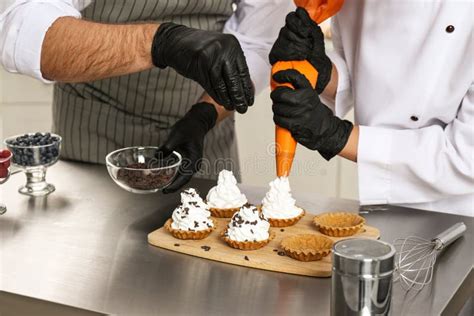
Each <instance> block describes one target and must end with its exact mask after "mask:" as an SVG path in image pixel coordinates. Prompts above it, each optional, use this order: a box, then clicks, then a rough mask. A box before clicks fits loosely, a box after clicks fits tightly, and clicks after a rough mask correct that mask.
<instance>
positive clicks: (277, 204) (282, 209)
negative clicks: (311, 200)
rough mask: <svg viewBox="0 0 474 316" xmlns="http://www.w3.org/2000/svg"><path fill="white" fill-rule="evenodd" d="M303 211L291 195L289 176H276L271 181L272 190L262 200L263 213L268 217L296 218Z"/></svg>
mask: <svg viewBox="0 0 474 316" xmlns="http://www.w3.org/2000/svg"><path fill="white" fill-rule="evenodd" d="M302 212H303V210H302V209H301V208H299V207H298V206H296V200H295V199H294V198H293V196H292V195H291V188H290V181H289V180H288V178H287V177H280V178H276V179H275V180H273V181H272V182H270V190H269V191H268V192H267V194H266V195H265V198H264V199H263V201H262V213H263V215H265V217H266V218H275V219H287V218H295V217H298V216H299V215H300V214H301V213H302Z"/></svg>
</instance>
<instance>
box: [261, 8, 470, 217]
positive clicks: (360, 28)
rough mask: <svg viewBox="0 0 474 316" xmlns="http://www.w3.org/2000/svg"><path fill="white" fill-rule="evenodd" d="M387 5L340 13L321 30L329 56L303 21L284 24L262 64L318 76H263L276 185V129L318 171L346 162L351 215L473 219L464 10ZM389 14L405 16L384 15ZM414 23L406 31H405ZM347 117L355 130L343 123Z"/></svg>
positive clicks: (277, 72) (296, 18)
mask: <svg viewBox="0 0 474 316" xmlns="http://www.w3.org/2000/svg"><path fill="white" fill-rule="evenodd" d="M323 2H324V1H323ZM388 2H390V1H388ZM392 2H393V3H390V4H387V1H383V2H379V1H346V2H345V3H344V6H343V7H342V9H341V10H340V11H339V12H338V14H337V15H336V16H335V17H334V18H333V19H332V21H331V22H332V34H333V45H334V50H333V51H331V52H330V53H328V54H327V53H326V49H325V43H324V36H323V33H322V31H321V29H320V27H319V25H318V23H316V22H315V21H314V20H315V19H314V18H312V16H311V14H310V13H309V14H308V12H307V11H306V10H305V9H303V8H301V7H300V8H298V9H297V10H296V12H291V13H290V14H288V16H287V18H286V24H285V26H284V27H283V28H282V29H281V31H280V34H279V37H278V39H277V40H276V42H275V44H274V46H273V48H272V50H271V53H270V62H271V63H272V65H274V68H275V65H278V64H279V63H282V62H283V63H284V62H288V61H301V62H307V63H309V64H310V65H311V66H312V67H314V68H315V69H316V70H317V72H318V74H319V75H318V76H317V80H314V76H308V75H307V73H308V67H305V68H303V69H302V70H301V69H296V70H295V69H290V70H284V69H281V67H278V69H274V70H273V77H272V79H273V82H274V90H273V92H272V94H271V98H272V101H273V114H274V121H275V124H276V125H277V126H278V127H277V134H276V135H277V144H278V145H280V148H278V147H277V150H278V149H280V151H282V152H283V153H284V154H285V155H280V157H278V152H277V167H279V169H278V176H288V175H289V174H290V168H291V160H292V157H293V155H294V147H292V146H291V142H282V141H280V142H278V136H279V133H278V129H285V130H287V131H289V135H291V136H288V135H284V137H285V139H286V140H288V139H290V138H294V140H295V141H297V142H298V143H300V144H302V145H303V146H305V147H307V148H309V149H311V150H315V151H318V152H319V153H320V154H321V155H322V156H323V157H324V158H325V159H326V160H330V159H332V158H333V157H334V156H336V155H339V156H341V157H343V158H346V159H349V160H352V161H354V162H357V164H358V176H359V200H360V202H361V204H365V205H370V204H397V205H404V206H409V207H413V208H422V209H426V210H434V211H440V212H449V213H456V214H462V215H467V216H474V209H473V208H474V177H473V176H472V175H473V174H474V163H473V161H472V153H473V152H474V128H473V126H474V110H473V109H474V84H473V82H474V78H472V73H470V72H469V69H471V67H472V58H470V57H469V56H472V54H473V51H472V45H470V43H471V39H470V34H472V23H471V19H470V17H469V14H468V13H467V11H469V8H468V7H466V6H464V7H463V6H459V7H456V8H454V7H450V6H448V5H446V4H444V3H438V2H436V1H433V2H431V1H430V2H428V4H429V5H430V6H432V7H433V8H432V9H431V10H427V8H426V7H423V6H422V5H420V4H417V3H400V2H397V1H392ZM424 4H427V3H426V2H425V3H424ZM396 6H404V7H403V8H400V10H399V11H397V14H391V13H394V12H393V8H394V7H396ZM444 6H446V7H445V8H444ZM440 7H443V8H440ZM465 11H466V12H465ZM400 12H402V13H403V14H402V16H400V15H399V13H400ZM422 13H423V14H422ZM395 16H396V19H395ZM420 16H423V18H421V20H420V18H419V17H420ZM369 17H370V18H369ZM390 17H393V18H390ZM387 19H388V20H387ZM379 20H380V21H379ZM415 20H416V21H417V22H416V24H417V27H410V28H409V30H408V29H406V28H407V27H408V26H406V23H408V22H407V21H415ZM433 21H434V22H433ZM446 21H453V23H454V22H457V25H446V24H445V23H446ZM433 23H434V25H433ZM369 24H370V27H369V26H368V25H369ZM428 25H429V27H428ZM456 32H457V33H456ZM415 39H423V40H415ZM439 47H444V50H441V51H440V49H439ZM277 85H279V86H277ZM351 107H354V110H355V117H356V124H355V125H354V124H352V123H351V122H349V121H347V120H344V119H342V117H343V116H344V115H345V114H346V113H347V112H348V111H349V110H350V108H351ZM280 138H281V133H280ZM288 144H290V146H288ZM288 148H290V150H288ZM291 148H293V150H291ZM285 151H286V152H285ZM288 152H289V154H288ZM287 157H290V159H289V160H290V163H288V159H287ZM285 159H286V160H287V161H286V164H281V165H279V161H280V162H281V161H285ZM282 166H283V168H282Z"/></svg>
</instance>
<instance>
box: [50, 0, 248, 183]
mask: <svg viewBox="0 0 474 316" xmlns="http://www.w3.org/2000/svg"><path fill="white" fill-rule="evenodd" d="M233 2H234V1H233V0H199V1H198V0H131V1H130V0H116V1H110V0H107V1H106V0H95V1H93V3H92V4H91V5H89V6H88V7H87V8H85V9H84V10H83V12H82V14H83V18H84V19H88V20H92V21H98V22H104V23H140V22H158V23H162V22H169V21H172V22H175V23H178V24H183V25H186V26H190V27H194V28H199V29H203V30H212V31H222V29H223V27H224V24H225V22H226V21H227V20H228V19H229V17H230V16H231V15H232V14H233V7H232V5H233ZM202 93H203V89H202V88H201V86H200V85H199V84H197V83H196V82H194V81H192V80H189V79H186V78H184V77H183V76H181V75H179V74H178V73H176V72H175V71H174V70H173V69H170V68H167V69H164V70H161V69H158V68H154V69H151V70H147V71H142V72H139V73H135V74H131V75H126V76H120V77H114V78H110V79H105V80H98V81H94V82H85V83H74V84H69V83H68V84H64V83H58V84H56V85H55V87H54V100H53V130H54V131H55V132H56V133H58V134H60V135H61V136H62V137H63V147H62V158H64V159H70V160H77V161H84V162H92V163H104V162H105V159H104V158H105V156H106V155H107V153H109V152H111V151H113V150H115V149H118V148H123V147H129V146H147V145H148V146H159V145H161V144H163V142H164V141H165V140H166V138H167V136H168V135H169V133H170V130H171V127H172V126H173V124H174V123H176V121H178V120H179V119H180V118H182V117H183V116H184V114H185V113H186V112H187V111H188V110H189V109H190V107H191V106H192V105H193V104H195V103H196V102H197V101H198V100H199V98H200V97H201V95H202ZM224 168H227V169H232V170H233V171H234V172H235V173H236V176H238V177H239V176H240V172H239V165H238V155H237V146H236V139H235V133H234V118H233V117H230V118H228V119H226V120H224V121H222V122H221V123H220V124H219V125H218V126H216V127H215V128H214V129H213V130H211V131H210V132H209V133H208V134H207V137H206V140H205V144H204V162H203V168H202V170H201V171H200V172H199V174H198V175H197V176H199V177H202V178H209V179H214V178H216V175H217V174H218V172H219V171H220V170H222V169H224Z"/></svg>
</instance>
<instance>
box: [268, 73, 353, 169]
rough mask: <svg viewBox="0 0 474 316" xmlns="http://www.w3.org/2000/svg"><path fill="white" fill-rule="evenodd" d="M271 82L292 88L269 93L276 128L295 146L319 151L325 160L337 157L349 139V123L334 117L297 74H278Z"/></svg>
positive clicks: (306, 82) (308, 84)
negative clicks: (283, 130)
mask: <svg viewBox="0 0 474 316" xmlns="http://www.w3.org/2000/svg"><path fill="white" fill-rule="evenodd" d="M273 79H274V80H275V81H276V82H278V83H290V84H291V85H292V86H293V87H294V88H295V89H294V90H293V89H291V88H288V87H278V88H276V89H275V90H274V91H273V92H272V94H271V98H272V100H273V114H274V116H273V120H274V121H275V124H277V125H278V126H281V127H283V128H286V129H288V130H289V131H290V132H291V135H292V136H293V137H294V138H295V139H296V141H297V142H298V143H300V144H302V145H304V146H305V147H307V148H309V149H311V150H317V151H319V153H320V154H321V156H323V157H324V158H325V159H326V160H329V159H331V158H332V157H334V156H335V155H337V154H338V153H339V152H340V151H341V150H342V149H343V148H344V146H345V145H346V143H347V140H348V139H349V135H350V134H351V131H352V127H353V125H352V123H351V122H349V121H346V120H341V119H340V118H338V117H337V116H335V115H334V114H333V113H332V111H331V110H330V109H329V108H328V107H327V106H325V105H324V104H323V103H322V102H321V101H320V100H319V96H318V94H317V93H316V91H314V90H313V88H312V87H311V83H310V82H309V81H308V80H307V79H306V77H305V76H303V75H302V74H301V73H299V72H298V71H296V70H293V69H292V70H284V71H280V72H277V73H276V74H275V75H274V76H273Z"/></svg>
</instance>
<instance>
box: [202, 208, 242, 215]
mask: <svg viewBox="0 0 474 316" xmlns="http://www.w3.org/2000/svg"><path fill="white" fill-rule="evenodd" d="M239 210H240V207H234V208H214V207H210V208H209V211H210V212H211V215H212V216H214V217H218V218H231V217H232V216H234V214H235V213H237V212H238V211H239Z"/></svg>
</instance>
